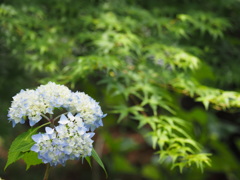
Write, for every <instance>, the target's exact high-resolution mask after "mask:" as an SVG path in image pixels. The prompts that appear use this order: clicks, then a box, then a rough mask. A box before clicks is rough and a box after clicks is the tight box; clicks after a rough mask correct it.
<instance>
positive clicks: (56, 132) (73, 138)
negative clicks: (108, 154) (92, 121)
mask: <svg viewBox="0 0 240 180" xmlns="http://www.w3.org/2000/svg"><path fill="white" fill-rule="evenodd" d="M45 131H46V133H39V134H36V135H33V136H32V139H33V140H34V141H35V142H36V144H35V145H33V146H32V148H31V150H32V151H35V152H37V153H38V157H39V158H40V159H42V161H43V163H50V165H54V166H56V165H57V164H63V165H64V164H65V162H66V161H67V160H76V159H79V158H80V157H86V156H90V155H91V151H92V143H93V140H92V139H91V138H92V137H93V136H94V133H93V132H87V131H88V129H87V128H86V127H85V124H84V123H83V120H82V118H81V117H80V114H79V113H78V114H77V115H76V116H73V115H72V113H70V112H69V113H68V115H67V117H66V116H65V115H62V116H61V118H60V121H59V125H58V126H56V127H54V128H50V127H46V128H45Z"/></svg>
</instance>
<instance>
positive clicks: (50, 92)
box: [36, 82, 71, 114]
mask: <svg viewBox="0 0 240 180" xmlns="http://www.w3.org/2000/svg"><path fill="white" fill-rule="evenodd" d="M36 92H37V93H38V94H39V97H40V98H41V99H43V101H44V103H45V104H46V105H47V108H48V112H49V113H50V114H53V108H56V107H57V108H58V107H64V108H68V107H67V105H68V101H69V98H70V95H71V91H70V90H69V89H68V88H67V87H66V86H63V85H58V84H55V83H53V82H49V83H48V84H46V85H41V86H39V87H38V88H37V89H36Z"/></svg>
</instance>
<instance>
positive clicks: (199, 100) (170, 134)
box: [0, 0, 240, 180]
mask: <svg viewBox="0 0 240 180" xmlns="http://www.w3.org/2000/svg"><path fill="white" fill-rule="evenodd" d="M239 11H240V1H239V0H228V1H224V0H219V1H206V0H203V1H200V0H196V1H190V0H181V1H177V0H168V1H157V0H149V1H143V0H121V1H117V0H108V1H104V0H101V1H100V0H91V1H84V0H82V1H73V0H62V1H57V0H48V1H43V0H41V1H40V0H35V1H29V0H22V1H16V0H12V1H3V3H1V4H0V34H1V36H0V42H1V43H0V47H1V49H0V63H1V66H0V92H1V102H2V103H1V109H2V110H3V112H2V113H1V119H2V121H1V126H0V130H1V131H0V133H1V134H0V135H1V137H3V140H2V141H3V142H1V141H0V142H1V145H2V147H1V149H0V152H2V153H0V154H3V155H2V156H1V157H2V158H3V160H1V162H0V163H1V167H3V166H4V163H5V161H6V156H5V155H4V152H5V153H6V149H7V147H9V143H8V140H11V139H13V135H16V134H18V133H19V132H21V131H22V129H21V127H17V128H15V129H14V130H12V129H11V127H10V124H7V120H6V114H7V108H8V106H9V105H10V101H11V97H12V96H13V95H15V94H16V93H17V92H19V91H20V89H24V88H31V87H34V86H36V85H38V84H39V83H46V82H48V81H55V82H58V83H62V84H66V85H68V86H69V87H71V88H75V89H77V90H80V91H85V92H86V93H88V94H89V95H91V96H92V97H94V98H95V99H97V100H98V101H99V102H101V106H103V107H104V108H103V110H104V112H107V113H108V117H107V118H106V119H105V121H104V124H105V125H104V127H103V128H101V130H99V132H98V136H97V137H96V140H95V141H96V150H97V151H98V152H100V154H101V153H102V158H103V161H104V162H105V164H106V167H107V170H108V172H109V177H110V178H111V179H184V180H186V179H189V180H190V179H193V178H192V177H194V178H195V179H199V180H200V179H220V178H222V179H227V180H237V179H238V177H240V174H239V171H238V169H239V168H240V162H239V161H240V134H239V132H240V131H239V130H240V117H239V107H240V93H238V90H239V87H240V78H239V77H238V67H239V65H240V53H239V48H240V37H239V29H240V19H239ZM117 122H118V124H117ZM22 128H24V127H22ZM100 142H102V143H100ZM3 144H5V145H3ZM209 154H212V155H211V156H209ZM210 164H211V166H208V165H210ZM69 166H71V165H69ZM79 167H80V168H79V169H81V165H80V164H79ZM84 167H85V166H84ZM170 167H172V168H174V167H179V169H180V171H182V172H183V173H182V174H179V170H178V169H177V168H174V169H173V170H170ZM195 167H199V168H200V169H203V168H204V167H205V170H204V173H202V174H201V171H200V170H199V169H197V168H195ZM17 168H19V167H17V166H16V167H15V169H17ZM71 168H72V166H71ZM75 168H76V167H75ZM75 168H73V169H75ZM36 169H37V168H36ZM36 169H34V170H32V171H31V170H29V171H31V172H26V173H25V174H29V179H31V176H30V175H32V174H34V173H36ZM79 169H78V171H79ZM83 170H84V171H81V172H85V175H79V174H78V176H79V177H82V178H86V177H88V179H89V176H90V175H88V174H86V172H87V171H86V170H85V169H84V168H83ZM10 171H11V169H8V170H7V172H6V173H5V172H2V171H1V174H0V176H2V177H6V178H8V177H10V178H13V175H10V174H11V173H10ZM12 171H13V170H12ZM62 171H64V170H62ZM65 171H66V174H72V175H74V174H75V173H76V172H73V170H72V171H71V170H69V169H66V170H65ZM89 171H90V169H89V170H88V172H89ZM93 171H94V172H95V174H98V175H93V176H92V178H93V179H95V180H97V179H101V178H103V179H104V174H102V176H101V171H100V172H99V169H97V168H96V167H95V168H94V167H93ZM57 172H59V171H58V169H56V170H55V173H53V175H52V179H54V178H55V179H61V178H64V179H67V177H66V176H63V175H62V174H61V176H60V175H59V173H57ZM99 173H100V174H99ZM81 174H83V173H81ZM58 175H59V176H58ZM22 176H23V177H24V173H22ZM71 177H72V176H71V175H70V176H69V179H71ZM219 177H220V178H219ZM23 179H28V177H25V178H23ZM36 179H37V177H36ZM39 179H41V177H39Z"/></svg>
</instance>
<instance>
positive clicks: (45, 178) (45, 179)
mask: <svg viewBox="0 0 240 180" xmlns="http://www.w3.org/2000/svg"><path fill="white" fill-rule="evenodd" d="M49 172H50V164H47V168H46V171H45V174H44V178H43V180H48V176H49Z"/></svg>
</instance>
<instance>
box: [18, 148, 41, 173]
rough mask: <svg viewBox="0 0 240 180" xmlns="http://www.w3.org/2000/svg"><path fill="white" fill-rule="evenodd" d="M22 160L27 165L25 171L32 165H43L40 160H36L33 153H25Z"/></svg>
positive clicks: (36, 156)
mask: <svg viewBox="0 0 240 180" xmlns="http://www.w3.org/2000/svg"><path fill="white" fill-rule="evenodd" d="M22 159H23V160H24V161H25V163H26V164H27V167H26V170H28V169H29V168H30V166H32V165H38V164H41V163H43V162H42V160H41V159H38V154H37V153H36V152H33V151H29V152H26V153H25V154H24V155H23V156H22Z"/></svg>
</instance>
